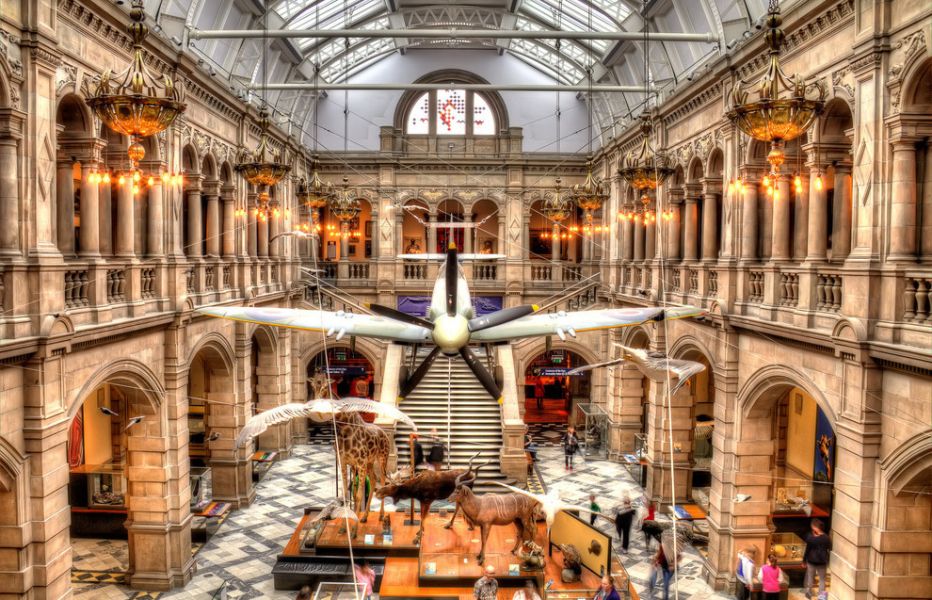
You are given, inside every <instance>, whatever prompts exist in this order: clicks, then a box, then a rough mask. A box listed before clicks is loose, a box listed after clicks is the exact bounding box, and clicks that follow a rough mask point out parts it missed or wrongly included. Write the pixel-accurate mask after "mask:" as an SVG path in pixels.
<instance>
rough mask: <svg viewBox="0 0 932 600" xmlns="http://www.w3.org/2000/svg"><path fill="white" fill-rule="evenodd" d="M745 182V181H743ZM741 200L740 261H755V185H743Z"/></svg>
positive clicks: (756, 241) (756, 228)
mask: <svg viewBox="0 0 932 600" xmlns="http://www.w3.org/2000/svg"><path fill="white" fill-rule="evenodd" d="M745 181H746V179H745ZM742 185H743V186H744V189H743V190H742V191H741V192H739V193H740V198H741V260H745V261H752V260H757V258H758V257H757V243H758V240H757V230H758V227H757V226H758V224H757V201H758V200H757V189H758V188H757V184H755V183H750V184H749V183H743V184H742Z"/></svg>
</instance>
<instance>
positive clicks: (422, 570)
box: [418, 551, 541, 582]
mask: <svg viewBox="0 0 932 600" xmlns="http://www.w3.org/2000/svg"><path fill="white" fill-rule="evenodd" d="M488 565H492V566H493V567H495V577H496V579H499V580H501V579H509V578H516V579H522V580H523V579H533V578H536V577H539V576H540V574H541V570H540V569H535V570H525V569H522V568H521V560H520V559H519V558H517V557H516V556H515V555H514V554H511V553H510V552H509V553H504V554H500V553H494V552H486V554H485V562H483V563H482V564H481V565H480V564H478V563H476V557H475V556H473V555H471V554H470V555H463V554H462V553H450V552H426V551H422V552H420V554H419V555H418V575H419V577H420V578H421V579H425V580H432V581H440V582H443V581H454V580H460V579H473V580H475V579H478V578H479V577H482V574H483V572H484V569H485V567H486V566H488Z"/></svg>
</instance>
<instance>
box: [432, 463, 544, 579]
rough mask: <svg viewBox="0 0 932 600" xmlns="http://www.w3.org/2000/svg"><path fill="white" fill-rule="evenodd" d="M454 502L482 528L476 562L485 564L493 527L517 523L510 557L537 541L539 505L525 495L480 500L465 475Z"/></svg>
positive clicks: (491, 495)
mask: <svg viewBox="0 0 932 600" xmlns="http://www.w3.org/2000/svg"><path fill="white" fill-rule="evenodd" d="M450 501H451V502H456V503H457V505H459V506H462V508H463V515H465V516H466V518H467V519H470V520H472V521H473V523H475V524H477V525H478V526H479V530H480V532H481V536H480V537H481V539H482V546H481V547H480V548H479V555H478V556H477V557H476V561H477V562H478V563H479V564H480V565H481V564H482V563H483V561H485V542H486V540H487V539H488V538H489V530H490V529H491V528H492V525H508V524H510V523H514V524H515V527H516V528H517V530H518V535H517V536H515V545H514V548H512V549H511V553H512V554H515V553H516V552H517V551H518V548H520V547H521V545H522V544H523V543H524V542H525V541H527V540H533V539H534V533H535V530H536V528H537V521H536V520H535V514H536V513H537V507H538V506H539V502H537V500H534V499H533V498H529V497H528V496H524V495H522V494H484V495H482V496H477V495H476V494H475V493H474V492H473V491H472V489H471V488H469V487H468V486H467V485H466V484H465V481H464V480H463V475H460V476H459V477H457V478H456V489H455V490H454V492H453V494H452V495H451V496H450Z"/></svg>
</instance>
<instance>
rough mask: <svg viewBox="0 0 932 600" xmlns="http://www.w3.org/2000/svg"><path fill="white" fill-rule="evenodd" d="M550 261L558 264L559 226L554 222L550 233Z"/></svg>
mask: <svg viewBox="0 0 932 600" xmlns="http://www.w3.org/2000/svg"><path fill="white" fill-rule="evenodd" d="M550 260H552V261H554V262H560V224H559V223H556V222H554V224H553V228H552V229H551V231H550Z"/></svg>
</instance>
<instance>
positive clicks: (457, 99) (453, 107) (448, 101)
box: [437, 90, 466, 135]
mask: <svg viewBox="0 0 932 600" xmlns="http://www.w3.org/2000/svg"><path fill="white" fill-rule="evenodd" d="M437 133H438V134H440V135H464V134H465V133H466V92H464V91H463V90H441V91H439V92H437Z"/></svg>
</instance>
